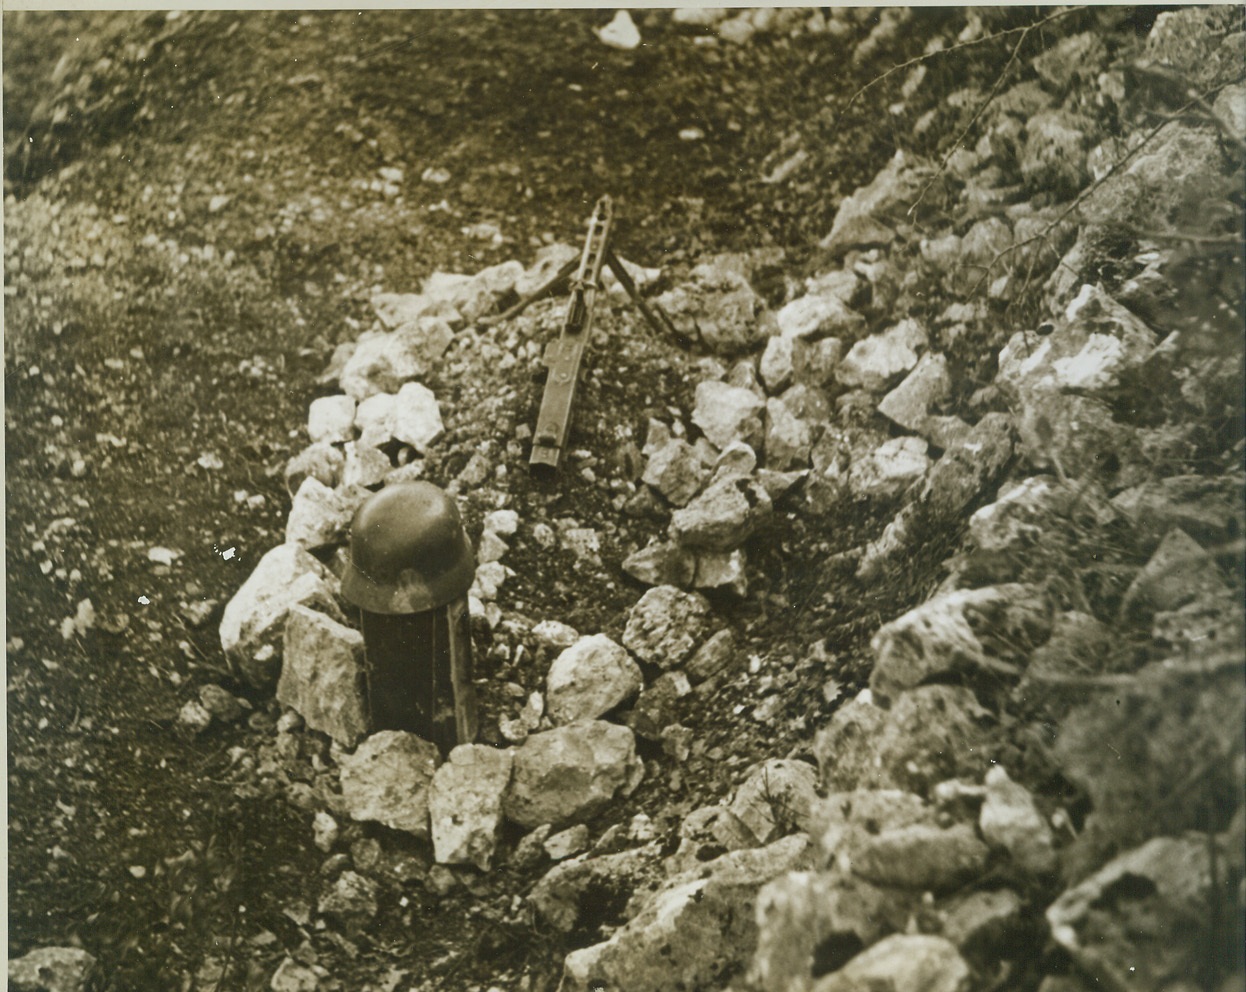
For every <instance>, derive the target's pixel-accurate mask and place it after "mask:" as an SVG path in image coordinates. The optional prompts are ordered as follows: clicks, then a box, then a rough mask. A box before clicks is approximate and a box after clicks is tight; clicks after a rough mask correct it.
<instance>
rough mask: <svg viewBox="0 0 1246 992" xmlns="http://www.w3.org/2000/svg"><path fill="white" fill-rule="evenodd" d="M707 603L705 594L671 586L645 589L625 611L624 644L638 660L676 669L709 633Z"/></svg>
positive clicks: (708, 608)
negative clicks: (629, 609) (627, 612)
mask: <svg viewBox="0 0 1246 992" xmlns="http://www.w3.org/2000/svg"><path fill="white" fill-rule="evenodd" d="M709 627H710V606H709V603H708V602H707V601H706V599H705V597H704V596H701V595H698V594H696V593H687V592H683V591H682V590H680V589H676V588H675V587H674V586H657V587H655V588H653V589H650V590H649V591H648V592H646V593H645V594H644V595H643V596H642V597H641V598H640V599H639V601H637V603H636V605H634V606H633V607H632V609H631V612H630V613H629V614H628V620H627V627H626V628H625V629H624V631H623V646H624V647H625V648H627V649H628V650H629V651H631V652H632V653H633V654H634V655H636V657H638V658H639V659H640V660H641V661H644V662H647V663H648V664H651V665H657V666H658V667H659V668H662V669H664V670H665V669H670V668H677V667H678V666H680V665H682V664H683V663H684V662H685V661H686V660H687V659H688V658H689V657H690V656H691V655H692V652H693V651H695V650H696V647H697V645H698V644H700V642H701V641H702V639H704V637H705V636H706V635H707V634H708V633H709Z"/></svg>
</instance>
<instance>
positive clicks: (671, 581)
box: [623, 539, 697, 586]
mask: <svg viewBox="0 0 1246 992" xmlns="http://www.w3.org/2000/svg"><path fill="white" fill-rule="evenodd" d="M696 567H697V560H696V556H695V555H693V554H692V552H690V551H688V550H686V549H684V548H681V547H680V546H679V545H678V544H676V543H675V542H674V541H659V540H656V539H655V540H653V541H650V542H649V544H647V545H646V546H645V547H643V548H641V549H640V550H639V551H636V552H634V553H632V554H630V555H628V556H627V557H626V558H625V559H624V560H623V571H625V572H626V573H627V574H628V575H630V576H631V577H632V578H633V579H635V580H636V581H637V582H643V583H644V584H645V585H647V586H688V585H691V584H692V582H693V578H694V577H695V575H696Z"/></svg>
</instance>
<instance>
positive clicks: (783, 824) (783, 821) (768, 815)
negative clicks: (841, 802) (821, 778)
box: [727, 758, 818, 844]
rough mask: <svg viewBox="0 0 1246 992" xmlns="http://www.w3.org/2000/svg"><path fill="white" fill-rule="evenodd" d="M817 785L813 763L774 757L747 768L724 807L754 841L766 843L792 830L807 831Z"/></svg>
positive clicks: (816, 775) (815, 797) (816, 774)
mask: <svg viewBox="0 0 1246 992" xmlns="http://www.w3.org/2000/svg"><path fill="white" fill-rule="evenodd" d="M817 787H818V773H817V769H815V768H814V767H813V765H810V764H807V763H806V762H803V761H792V760H788V759H786V758H774V759H771V760H769V761H763V762H759V763H758V764H756V765H754V766H753V767H752V768H750V769H749V771H748V772H747V773H746V775H745V778H744V781H743V783H741V785H740V787H739V788H738V789H736V792H735V795H734V796H733V797H732V799H731V803H730V805H729V806H728V807H727V808H728V809H730V810H731V812H732V813H733V814H734V815H735V817H736V819H737V820H739V821H740V822H741V823H742V824H743V825H744V826H745V827H746V828H747V829H748V830H749V832H750V833H752V835H753V836H754V837H755V838H756V843H758V844H769V843H770V842H771V841H773V840H778V839H779V838H780V837H783V836H785V835H787V834H789V833H792V832H793V831H796V830H800V831H804V832H808V830H809V812H810V809H811V807H812V805H813V803H814V801H815V800H816V799H817Z"/></svg>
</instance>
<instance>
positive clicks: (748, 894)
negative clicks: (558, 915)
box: [559, 835, 809, 992]
mask: <svg viewBox="0 0 1246 992" xmlns="http://www.w3.org/2000/svg"><path fill="white" fill-rule="evenodd" d="M808 849H809V843H808V838H806V837H804V836H802V835H796V836H792V837H785V838H783V839H782V840H779V841H776V842H775V843H773V844H771V845H769V846H768V847H763V848H756V849H752V850H744V851H731V852H729V853H727V854H724V855H722V856H721V857H718V858H715V859H713V860H712V861H708V862H705V863H703V864H699V865H697V866H696V867H695V868H694V869H693V870H691V871H689V872H686V873H684V874H680V875H676V876H674V877H673V878H670V879H668V880H667V881H666V882H665V883H664V884H663V886H662V887H661V888H660V889H659V890H658V891H657V892H655V893H654V894H653V895H651V896H649V897H648V899H647V900H645V901H644V903H643V904H642V906H641V908H640V909H639V911H638V912H637V913H636V914H635V915H634V916H632V917H631V919H629V920H628V922H627V923H625V924H624V925H623V926H622V927H620V928H619V929H617V930H615V931H614V933H613V934H612V935H611V936H610V938H609V939H608V940H606V941H604V942H602V943H600V944H594V945H592V946H590V947H585V948H582V949H580V950H577V951H573V952H572V953H571V954H568V955H567V958H566V961H565V962H564V966H563V967H564V971H563V979H562V983H561V984H560V985H559V992H581V990H583V989H585V988H587V987H589V985H590V983H591V982H594V981H595V982H599V983H602V984H604V985H605V986H606V987H607V988H611V989H626V990H627V992H668V990H670V989H672V988H675V987H676V985H677V983H678V984H680V985H682V986H683V987H686V988H689V989H700V988H714V987H716V986H717V985H718V984H719V980H720V978H721V976H722V975H723V974H725V973H730V972H732V971H734V970H735V969H740V968H743V967H744V966H745V964H746V963H747V958H748V955H749V954H750V953H751V951H752V948H753V945H754V943H755V941H756V935H757V925H756V923H755V922H754V919H755V903H756V899H757V892H758V890H759V889H760V888H761V886H762V885H764V884H765V883H766V882H768V881H770V880H771V879H772V878H774V877H776V876H778V875H781V874H783V873H784V872H786V871H791V870H794V869H797V868H800V867H802V866H803V865H804V864H805V862H806V861H807V858H808Z"/></svg>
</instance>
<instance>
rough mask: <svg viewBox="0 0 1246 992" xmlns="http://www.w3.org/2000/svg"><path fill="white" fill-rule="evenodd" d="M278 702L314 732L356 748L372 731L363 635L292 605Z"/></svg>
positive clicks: (287, 623) (311, 611)
mask: <svg viewBox="0 0 1246 992" xmlns="http://www.w3.org/2000/svg"><path fill="white" fill-rule="evenodd" d="M277 701H278V702H279V703H281V704H282V705H283V706H288V707H290V708H291V709H293V710H295V711H296V712H298V714H299V715H300V716H301V717H302V718H303V721H304V722H305V723H306V724H307V726H308V727H310V728H311V729H312V730H319V731H320V732H321V733H325V734H328V735H329V736H330V737H332V738H333V739H334V740H335V741H337V742H338V743H339V744H341V745H342V746H343V747H348V748H350V747H354V746H355V744H356V743H357V742H358V741H359V739H360V738H362V737H363V736H364V735H365V734H367V732H368V729H369V724H368V720H369V717H368V713H369V709H368V701H367V698H366V696H365V668H364V651H363V635H362V634H361V633H359V631H357V630H352V629H351V628H350V627H347V626H345V625H344V624H340V623H338V622H337V621H336V620H333V619H331V618H330V617H327V616H325V615H324V614H323V613H317V612H315V611H314V610H309V609H307V608H306V607H303V606H293V607H291V608H290V611H289V615H288V617H287V620H286V628H285V643H284V648H283V651H282V665H281V678H280V679H279V680H278V682H277Z"/></svg>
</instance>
